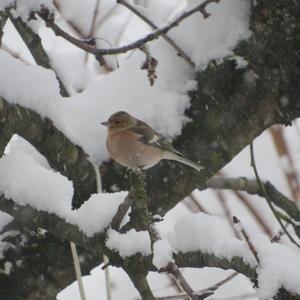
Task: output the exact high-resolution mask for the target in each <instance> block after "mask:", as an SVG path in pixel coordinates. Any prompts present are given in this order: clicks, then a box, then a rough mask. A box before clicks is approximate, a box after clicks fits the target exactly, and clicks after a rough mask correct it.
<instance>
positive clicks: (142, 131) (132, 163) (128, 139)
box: [101, 111, 203, 172]
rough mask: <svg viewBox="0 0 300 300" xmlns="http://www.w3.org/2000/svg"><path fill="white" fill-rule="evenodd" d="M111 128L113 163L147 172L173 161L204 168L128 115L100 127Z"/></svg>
mask: <svg viewBox="0 0 300 300" xmlns="http://www.w3.org/2000/svg"><path fill="white" fill-rule="evenodd" d="M101 124H102V125H104V126H106V127H107V128H108V130H107V139H106V147H107V150H108V152H109V154H110V156H111V158H112V159H113V160H115V161H116V162H117V163H119V164H121V165H123V166H125V167H127V168H130V169H148V168H151V167H153V166H154V165H156V164H157V163H158V162H160V161H161V160H162V159H167V160H174V161H177V162H180V163H182V164H185V165H187V166H189V167H191V168H194V169H195V170H197V171H199V172H200V170H201V169H203V167H202V166H201V165H200V164H199V163H196V162H193V161H191V160H189V159H187V158H185V157H184V156H183V155H182V154H181V153H180V152H179V151H177V150H176V149H175V148H174V147H173V145H172V143H171V142H170V141H169V140H168V139H167V138H165V137H164V136H162V135H161V134H159V133H158V132H156V131H155V130H154V129H153V128H151V127H150V126H149V125H148V124H146V123H145V122H143V121H141V120H138V119H136V118H135V117H133V116H131V115H130V114H129V113H127V112H125V111H118V112H116V113H114V114H112V115H111V116H110V117H109V119H108V120H107V121H105V122H102V123H101Z"/></svg>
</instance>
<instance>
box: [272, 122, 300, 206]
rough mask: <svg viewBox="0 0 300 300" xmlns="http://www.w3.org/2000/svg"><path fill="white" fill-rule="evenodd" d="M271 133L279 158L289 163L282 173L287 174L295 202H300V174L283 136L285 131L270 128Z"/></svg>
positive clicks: (276, 127)
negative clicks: (299, 178) (299, 177)
mask: <svg viewBox="0 0 300 300" xmlns="http://www.w3.org/2000/svg"><path fill="white" fill-rule="evenodd" d="M270 132H271V135H272V138H273V141H274V144H275V148H276V151H277V153H278V156H279V157H280V158H281V160H282V159H285V160H286V162H287V163H288V168H287V166H282V165H281V167H282V171H283V173H284V174H285V177H286V179H287V181H288V186H289V188H290V191H291V193H292V195H293V198H294V200H295V201H299V200H300V198H299V195H300V184H299V180H298V174H297V171H296V169H295V162H294V160H293V157H292V155H291V153H290V151H289V148H288V145H287V142H286V139H285V137H284V134H283V129H282V127H281V126H275V127H272V128H270Z"/></svg>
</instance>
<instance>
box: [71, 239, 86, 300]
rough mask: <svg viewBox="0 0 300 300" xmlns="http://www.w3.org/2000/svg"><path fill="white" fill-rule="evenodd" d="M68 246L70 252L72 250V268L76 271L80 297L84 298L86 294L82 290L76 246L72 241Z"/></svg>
mask: <svg viewBox="0 0 300 300" xmlns="http://www.w3.org/2000/svg"><path fill="white" fill-rule="evenodd" d="M70 247H71V252H72V258H73V263H74V269H75V273H76V279H77V282H78V288H79V293H80V298H81V300H86V296H85V292H84V288H83V282H82V274H81V269H80V263H79V258H78V253H77V248H76V245H75V244H74V243H73V242H70Z"/></svg>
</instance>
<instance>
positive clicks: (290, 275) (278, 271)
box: [254, 236, 300, 300]
mask: <svg viewBox="0 0 300 300" xmlns="http://www.w3.org/2000/svg"><path fill="white" fill-rule="evenodd" d="M254 244H255V247H256V249H257V252H258V256H259V259H260V263H261V268H260V269H258V297H259V299H263V300H264V299H265V300H266V299H271V298H272V297H274V296H275V295H276V293H277V291H278V290H279V289H280V288H281V287H284V288H285V289H286V290H288V291H292V292H294V293H297V294H300V279H299V268H300V253H299V249H291V248H289V247H288V246H286V245H283V244H279V243H271V242H270V241H269V240H268V239H267V238H266V237H264V236H256V237H255V239H254Z"/></svg>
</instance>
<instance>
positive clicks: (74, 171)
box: [0, 98, 96, 207]
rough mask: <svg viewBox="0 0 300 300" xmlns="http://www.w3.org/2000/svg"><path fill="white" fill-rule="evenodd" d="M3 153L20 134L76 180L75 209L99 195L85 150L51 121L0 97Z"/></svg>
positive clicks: (0, 142)
mask: <svg viewBox="0 0 300 300" xmlns="http://www.w3.org/2000/svg"><path fill="white" fill-rule="evenodd" d="M0 103H1V105H0V118H1V123H0V132H1V135H0V153H1V154H3V153H4V149H5V147H6V145H7V143H8V142H9V140H10V139H11V137H12V135H13V134H15V133H17V134H19V135H20V136H22V137H24V138H25V139H26V140H28V141H29V142H30V143H31V144H32V145H33V146H35V147H36V148H37V149H38V150H39V151H40V152H41V153H42V154H43V155H44V156H45V157H46V158H47V160H48V162H49V164H50V165H51V166H52V167H53V168H54V169H55V170H58V171H60V172H61V173H62V174H64V175H66V176H67V177H68V178H70V179H71V180H72V181H73V185H74V197H73V206H74V207H79V206H80V205H81V204H82V203H83V202H84V201H85V200H87V199H88V198H89V196H90V195H91V194H92V193H94V192H96V179H95V174H94V169H93V166H92V164H91V163H90V162H89V161H88V160H87V159H86V155H85V153H84V152H83V150H82V149H81V148H80V147H78V146H76V145H74V144H73V143H72V142H71V141H70V140H69V139H68V138H67V137H65V136H64V135H63V134H62V133H61V132H60V131H59V130H57V129H56V128H55V127H54V125H53V123H52V122H51V120H49V119H47V118H42V117H41V116H40V115H39V114H37V113H35V112H34V111H32V110H30V109H28V108H25V107H22V106H20V105H14V104H9V103H8V102H7V101H5V100H4V99H1V98H0Z"/></svg>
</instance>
